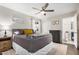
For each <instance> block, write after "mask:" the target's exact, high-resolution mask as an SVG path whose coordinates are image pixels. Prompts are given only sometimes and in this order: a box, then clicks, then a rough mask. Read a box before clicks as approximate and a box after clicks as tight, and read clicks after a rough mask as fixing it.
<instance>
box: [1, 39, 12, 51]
mask: <svg viewBox="0 0 79 59" xmlns="http://www.w3.org/2000/svg"><path fill="white" fill-rule="evenodd" d="M11 47H12V43H11V37H2V38H0V52H4V51H7V50H9V49H11Z"/></svg>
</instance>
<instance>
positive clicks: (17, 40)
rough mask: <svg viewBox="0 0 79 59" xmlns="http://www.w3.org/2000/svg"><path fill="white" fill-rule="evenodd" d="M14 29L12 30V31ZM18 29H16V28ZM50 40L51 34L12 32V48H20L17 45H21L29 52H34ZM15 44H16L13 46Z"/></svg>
mask: <svg viewBox="0 0 79 59" xmlns="http://www.w3.org/2000/svg"><path fill="white" fill-rule="evenodd" d="M15 31H16V30H13V33H14V32H15ZM17 31H18V30H17ZM51 41H52V35H51V34H32V35H29V36H27V35H24V34H23V33H22V34H19V35H17V34H13V48H14V49H15V50H21V48H20V49H19V48H18V47H19V46H20V47H22V48H24V49H25V50H27V51H28V52H30V53H35V52H37V51H38V50H40V49H42V48H44V47H45V46H47V45H48V44H50V43H51ZM15 45H16V46H18V47H16V48H15Z"/></svg>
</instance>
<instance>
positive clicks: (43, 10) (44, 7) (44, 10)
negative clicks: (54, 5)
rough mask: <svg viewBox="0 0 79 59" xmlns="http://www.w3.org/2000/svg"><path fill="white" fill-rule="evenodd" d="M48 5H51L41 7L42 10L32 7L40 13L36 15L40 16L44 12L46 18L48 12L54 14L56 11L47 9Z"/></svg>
mask: <svg viewBox="0 0 79 59" xmlns="http://www.w3.org/2000/svg"><path fill="white" fill-rule="evenodd" d="M48 5H49V3H46V4H45V5H44V6H42V7H41V10H40V9H38V8H35V7H32V8H33V9H35V10H38V11H39V12H38V13H35V14H39V13H41V12H44V15H45V16H46V12H54V10H47V9H46V8H47V7H48Z"/></svg>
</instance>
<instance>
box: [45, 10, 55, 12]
mask: <svg viewBox="0 0 79 59" xmlns="http://www.w3.org/2000/svg"><path fill="white" fill-rule="evenodd" d="M44 11H45V12H54V10H44Z"/></svg>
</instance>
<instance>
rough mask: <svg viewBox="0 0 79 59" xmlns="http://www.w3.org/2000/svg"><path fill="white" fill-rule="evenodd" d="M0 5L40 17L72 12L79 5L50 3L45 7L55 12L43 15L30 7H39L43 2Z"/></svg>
mask: <svg viewBox="0 0 79 59" xmlns="http://www.w3.org/2000/svg"><path fill="white" fill-rule="evenodd" d="M0 5H1V6H4V7H7V8H10V9H12V10H15V11H18V12H21V13H24V14H27V15H30V16H34V17H38V18H42V19H44V18H48V17H53V16H59V15H63V14H66V13H69V12H73V11H75V10H77V9H78V7H79V4H78V3H50V4H49V6H48V7H47V9H54V10H55V12H49V13H47V15H46V16H44V15H43V14H42V13H40V14H38V15H36V14H35V13H37V12H39V11H37V10H34V9H32V7H35V8H39V9H41V7H42V6H44V5H45V4H44V3H6V4H4V3H2V4H0Z"/></svg>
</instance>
